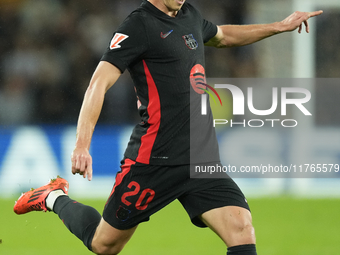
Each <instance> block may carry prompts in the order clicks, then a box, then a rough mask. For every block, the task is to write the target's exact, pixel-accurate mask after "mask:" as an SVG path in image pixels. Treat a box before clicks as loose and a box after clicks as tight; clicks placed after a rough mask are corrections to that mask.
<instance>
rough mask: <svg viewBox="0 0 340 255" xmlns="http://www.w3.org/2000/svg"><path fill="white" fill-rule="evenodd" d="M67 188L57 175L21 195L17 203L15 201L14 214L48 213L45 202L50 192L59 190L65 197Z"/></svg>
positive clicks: (65, 182) (65, 183)
mask: <svg viewBox="0 0 340 255" xmlns="http://www.w3.org/2000/svg"><path fill="white" fill-rule="evenodd" d="M68 187H69V185H68V182H67V181H66V180H65V179H63V178H61V177H60V176H59V175H58V177H57V178H56V179H52V180H51V181H50V182H49V183H48V184H46V185H44V186H42V187H40V188H38V189H31V190H30V191H27V192H25V193H23V194H22V195H21V196H20V197H19V199H18V201H15V205H14V212H15V213H16V214H24V213H28V212H31V211H45V212H46V211H50V210H49V209H47V208H46V201H45V200H46V197H47V196H48V194H50V192H51V191H54V190H58V189H60V190H62V191H63V192H64V193H65V194H66V195H67V194H68Z"/></svg>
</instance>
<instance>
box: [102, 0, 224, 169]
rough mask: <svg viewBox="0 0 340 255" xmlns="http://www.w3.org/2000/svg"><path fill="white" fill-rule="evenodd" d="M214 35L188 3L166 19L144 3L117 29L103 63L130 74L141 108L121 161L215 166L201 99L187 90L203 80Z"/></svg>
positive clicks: (214, 145) (209, 126) (215, 151)
mask: <svg viewBox="0 0 340 255" xmlns="http://www.w3.org/2000/svg"><path fill="white" fill-rule="evenodd" d="M216 33H217V27H216V25H214V24H212V23H211V22H208V21H206V20H205V19H203V18H202V17H201V15H200V13H199V12H198V11H197V10H196V9H195V8H194V7H193V6H192V5H190V4H189V3H185V4H184V5H183V6H182V8H181V10H180V11H179V12H178V14H177V16H176V17H170V16H168V15H166V14H165V13H163V12H162V11H160V10H159V9H157V8H156V7H155V6H153V5H152V4H151V3H149V2H147V1H143V3H142V4H141V6H140V7H139V8H138V9H137V10H135V11H134V12H132V13H131V14H130V15H129V16H128V17H127V19H126V20H125V21H124V22H123V23H122V24H121V25H120V26H119V28H118V30H117V31H116V32H115V33H114V35H113V38H112V40H111V43H110V45H109V47H108V49H107V51H106V52H105V54H104V55H103V57H102V60H103V61H107V62H110V63H111V64H113V65H115V66H116V67H117V68H119V69H120V70H121V71H122V72H124V70H125V69H128V70H129V72H130V74H131V77H132V79H133V81H134V85H135V90H136V95H137V98H138V100H140V102H141V106H140V107H139V109H138V111H139V114H140V117H141V122H140V123H139V124H138V125H136V127H135V128H134V131H133V133H132V135H131V138H130V142H129V144H128V147H127V149H126V151H125V157H126V158H130V159H132V160H135V161H137V162H140V163H144V164H154V165H179V164H189V163H199V162H215V161H219V154H218V145H217V139H216V134H215V131H214V128H213V124H212V116H211V111H210V109H209V110H208V114H207V115H206V116H202V115H201V95H200V94H198V93H195V92H194V88H195V86H194V85H192V84H191V83H192V78H193V76H195V75H196V73H199V74H200V75H203V76H204V65H205V64H204V43H205V42H207V41H209V40H210V39H211V38H212V37H214V36H215V35H216ZM190 77H191V79H190ZM203 80H205V77H203ZM191 92H194V93H191ZM190 94H192V95H193V96H190ZM208 107H209V106H208ZM193 140H194V143H191V141H193ZM193 144H194V145H193Z"/></svg>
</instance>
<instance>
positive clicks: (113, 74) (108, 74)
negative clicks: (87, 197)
mask: <svg viewBox="0 0 340 255" xmlns="http://www.w3.org/2000/svg"><path fill="white" fill-rule="evenodd" d="M120 75H121V71H120V70H119V69H118V68H117V67H115V66H114V65H112V64H110V63H108V62H105V61H101V62H100V63H99V65H98V67H97V69H96V71H95V72H94V74H93V76H92V79H91V81H90V85H89V87H88V88H87V90H86V93H85V96H84V100H83V104H82V107H81V110H80V114H79V118H78V125H77V140H76V146H75V149H74V151H73V153H72V158H71V160H72V173H73V174H76V173H79V174H80V175H83V177H84V178H86V177H87V178H88V180H89V181H90V180H91V179H92V157H91V155H90V153H89V149H90V144H91V139H92V134H93V131H94V128H95V126H96V124H97V121H98V118H99V115H100V112H101V110H102V106H103V102H104V96H105V93H106V91H107V90H108V89H109V88H110V87H111V86H112V85H113V84H114V83H115V82H116V81H117V80H118V78H119V76H120Z"/></svg>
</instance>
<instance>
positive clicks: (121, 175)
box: [106, 158, 136, 203]
mask: <svg viewBox="0 0 340 255" xmlns="http://www.w3.org/2000/svg"><path fill="white" fill-rule="evenodd" d="M134 164H136V162H135V161H133V160H131V159H128V158H127V159H125V160H124V165H122V166H121V169H122V171H121V172H119V173H118V174H117V176H116V182H115V185H114V186H113V188H112V191H111V194H110V196H109V198H110V197H111V196H112V194H113V193H114V192H115V189H116V187H117V186H118V185H120V184H121V183H122V181H123V178H124V177H125V175H127V174H128V173H129V172H130V170H131V166H133V165H134ZM106 203H107V202H106Z"/></svg>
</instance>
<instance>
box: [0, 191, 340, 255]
mask: <svg viewBox="0 0 340 255" xmlns="http://www.w3.org/2000/svg"><path fill="white" fill-rule="evenodd" d="M14 200H15V199H13V200H3V199H2V200H1V199H0V254H4V255H16V254H20V255H31V254H32V255H39V254H48V255H60V254H72V255H78V254H79V255H80V254H82V255H85V254H92V253H91V252H89V251H88V250H87V249H86V248H85V246H83V244H82V242H81V241H79V240H78V239H77V238H76V237H74V236H73V235H72V234H71V233H69V231H68V230H67V229H66V227H65V226H64V225H63V224H62V222H61V221H60V220H59V218H58V216H57V215H55V214H53V213H43V212H32V213H28V214H25V215H16V214H15V213H14V212H13V205H14ZM79 202H83V203H84V204H88V205H91V206H94V207H95V208H97V209H98V210H99V211H100V212H101V211H102V208H103V206H104V204H105V200H97V201H96V200H81V199H80V200H79ZM249 204H250V207H251V209H252V214H253V224H254V226H255V231H256V236H257V249H258V254H259V255H287V254H289V255H295V254H296V255H319V254H327V255H332V254H340V242H339V231H340V220H339V212H340V200H337V199H293V198H287V197H276V198H266V199H264V198H261V199H249ZM121 254H122V255H128V254H139V255H146V254H147V255H168V254H169V255H170V254H180V255H181V254H183V255H191V254H195V255H200V254H202V255H203V254H204V255H210V254H214V255H215V254H226V248H225V246H224V244H223V243H222V241H221V240H219V238H218V237H217V236H216V235H215V234H214V233H212V232H211V231H210V230H209V229H200V228H197V227H195V226H193V225H192V224H191V222H190V220H189V217H188V216H187V214H186V212H185V211H184V209H183V208H182V207H181V205H180V204H179V202H174V203H172V204H170V205H169V206H168V207H166V208H164V209H163V210H162V211H160V212H158V213H157V214H155V215H153V216H152V217H151V220H150V221H149V222H148V223H142V224H140V226H139V227H138V229H137V231H136V233H135V235H134V236H133V237H132V239H131V240H130V242H129V243H128V244H127V245H126V247H125V249H124V250H123V251H122V252H121Z"/></svg>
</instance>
